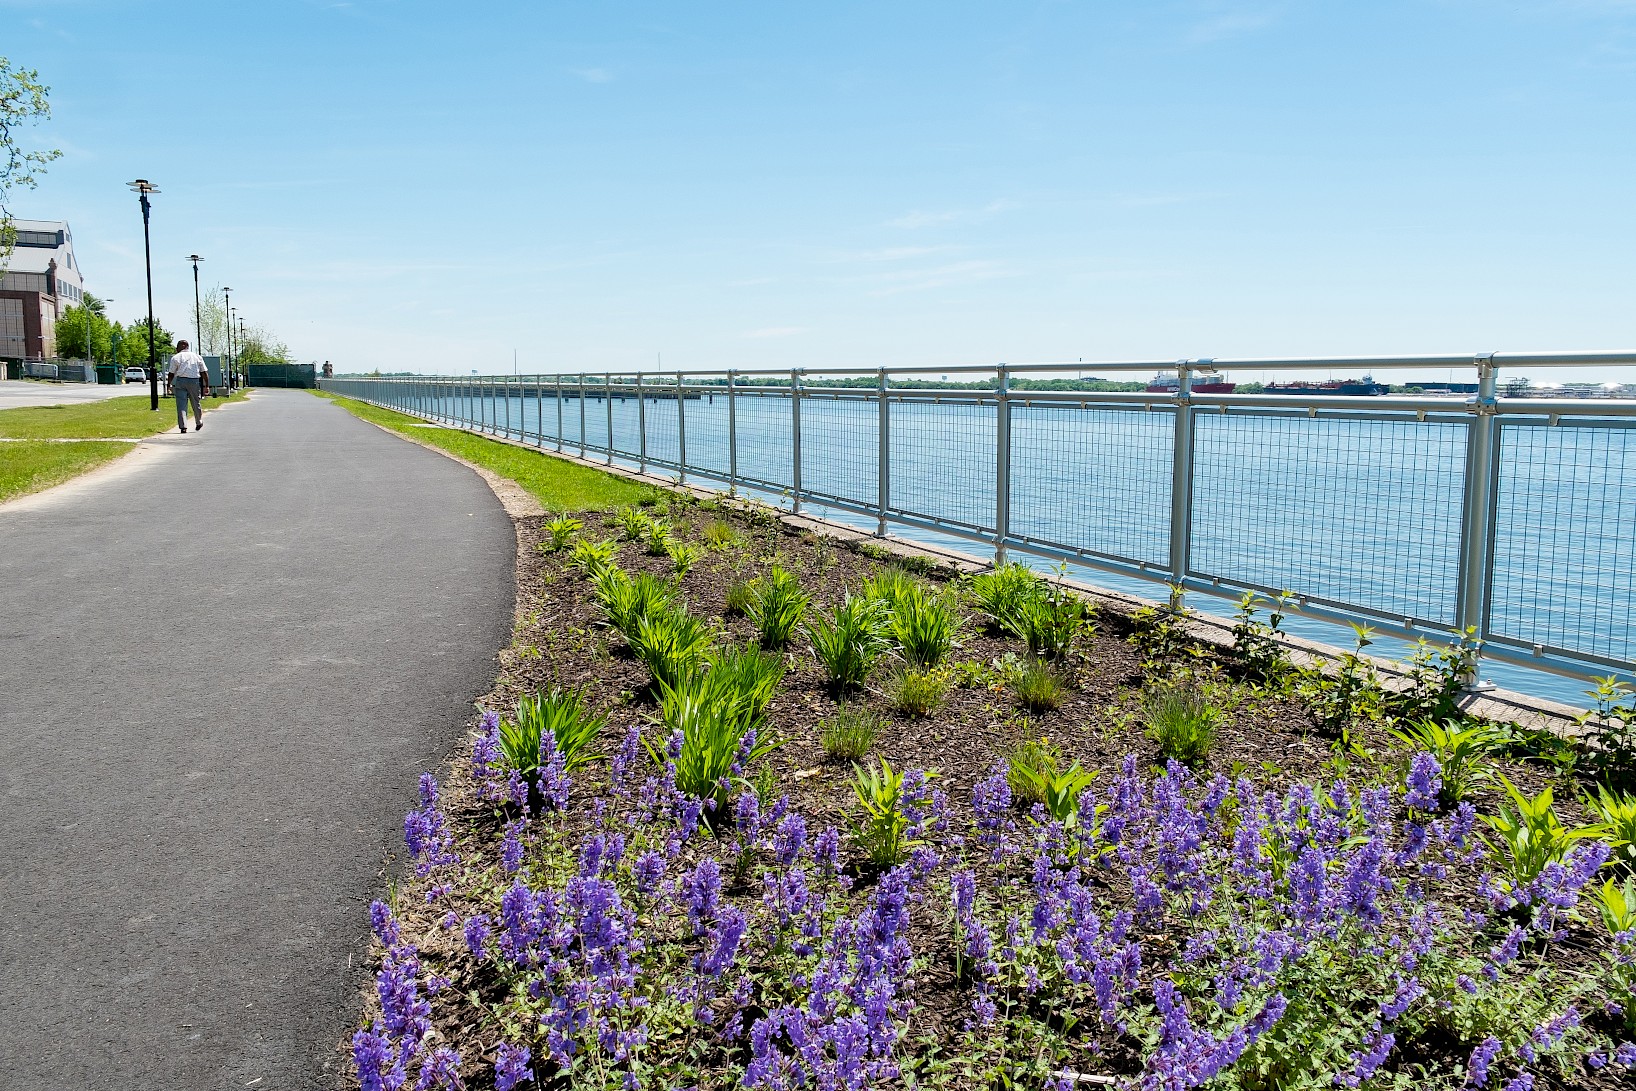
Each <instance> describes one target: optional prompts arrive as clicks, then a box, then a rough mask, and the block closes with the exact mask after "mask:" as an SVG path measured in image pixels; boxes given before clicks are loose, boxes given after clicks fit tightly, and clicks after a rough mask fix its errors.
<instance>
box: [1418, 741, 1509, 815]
mask: <svg viewBox="0 0 1636 1091" xmlns="http://www.w3.org/2000/svg"><path fill="white" fill-rule="evenodd" d="M1391 731H1392V734H1393V735H1396V736H1397V737H1398V738H1399V739H1400V740H1402V741H1403V742H1405V743H1407V744H1409V745H1410V746H1412V747H1414V748H1415V749H1417V750H1426V751H1429V752H1430V753H1431V755H1432V757H1434V758H1436V759H1437V764H1438V767H1439V768H1440V769H1441V771H1442V777H1443V788H1442V791H1441V792H1440V793H1439V797H1440V798H1439V802H1440V803H1441V804H1442V805H1443V806H1444V807H1445V808H1447V807H1452V806H1454V805H1455V804H1456V803H1459V802H1460V801H1461V800H1463V799H1465V798H1466V797H1467V796H1469V795H1470V794H1471V792H1472V789H1474V788H1476V787H1477V786H1478V785H1479V784H1482V783H1484V782H1486V781H1488V780H1489V779H1490V777H1491V770H1490V768H1489V765H1488V761H1489V759H1490V758H1491V757H1492V756H1493V755H1494V754H1496V753H1497V752H1499V750H1500V749H1501V748H1503V747H1504V746H1505V737H1504V736H1503V735H1501V734H1500V731H1499V729H1498V728H1497V727H1495V726H1494V725H1492V724H1486V723H1481V722H1476V723H1471V724H1469V725H1462V724H1461V723H1460V722H1459V721H1458V720H1448V721H1446V722H1444V723H1438V722H1437V721H1436V720H1421V721H1420V722H1419V723H1415V724H1410V725H1409V726H1407V727H1404V728H1392V729H1391Z"/></svg>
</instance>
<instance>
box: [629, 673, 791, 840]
mask: <svg viewBox="0 0 1636 1091" xmlns="http://www.w3.org/2000/svg"><path fill="white" fill-rule="evenodd" d="M783 672H784V667H783V663H782V662H780V661H779V660H778V658H777V657H776V656H769V655H765V654H763V653H761V652H759V651H757V650H756V649H754V648H741V649H726V650H722V651H718V652H716V653H715V654H713V655H712V656H711V658H710V661H709V664H708V667H707V669H705V670H704V671H703V672H702V673H698V674H695V675H692V676H689V677H687V678H685V679H684V680H682V681H681V682H680V683H679V684H676V685H671V686H666V687H664V689H663V695H662V699H661V702H660V709H659V722H660V724H661V726H662V727H663V728H664V730H665V733H666V736H667V739H668V742H667V743H666V746H664V747H660V746H657V745H655V744H654V743H653V742H651V741H647V742H646V745H647V748H648V752H649V754H650V755H651V756H652V758H653V760H654V762H655V763H657V764H660V765H664V764H666V763H667V762H669V763H673V764H674V766H675V784H676V788H677V789H678V790H679V791H681V792H682V793H684V794H685V795H687V796H690V797H693V798H697V799H700V800H705V801H707V802H708V803H709V807H708V809H707V813H706V815H705V817H706V819H707V820H708V821H710V822H711V823H712V825H715V824H719V823H720V822H722V821H723V820H725V817H726V812H725V810H724V808H725V806H726V803H727V800H728V797H729V796H730V795H731V794H732V793H733V790H734V788H735V787H744V786H745V785H747V784H748V783H749V781H748V779H747V773H748V770H749V768H750V766H751V765H752V764H754V763H756V762H758V761H760V759H762V758H763V757H765V756H766V755H767V754H769V753H771V752H772V751H773V750H774V749H775V748H776V747H777V746H778V740H777V739H776V737H775V736H774V735H773V734H772V733H771V732H769V731H767V730H765V728H764V726H763V719H764V717H765V714H766V710H767V703H768V701H770V700H771V699H772V695H773V692H774V691H775V689H776V688H777V685H778V680H779V679H780V678H782V677H783ZM644 741H646V740H644Z"/></svg>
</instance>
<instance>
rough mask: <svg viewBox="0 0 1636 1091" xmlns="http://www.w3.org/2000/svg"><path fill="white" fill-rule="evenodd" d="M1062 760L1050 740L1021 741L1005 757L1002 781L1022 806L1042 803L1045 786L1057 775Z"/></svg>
mask: <svg viewBox="0 0 1636 1091" xmlns="http://www.w3.org/2000/svg"><path fill="white" fill-rule="evenodd" d="M1060 760H1061V757H1060V755H1059V754H1058V753H1057V748H1056V747H1054V746H1052V745H1051V740H1049V739H1024V740H1023V741H1022V742H1020V743H1018V744H1017V745H1016V746H1014V747H1012V748H1011V750H1010V751H1009V752H1007V754H1006V756H1005V782H1006V786H1007V787H1008V788H1010V789H1011V797H1012V798H1013V799H1014V800H1016V801H1017V802H1018V803H1020V804H1022V805H1023V806H1024V807H1032V806H1033V805H1034V804H1036V803H1041V804H1043V803H1044V802H1045V787H1044V786H1045V783H1046V781H1048V780H1050V779H1053V778H1055V777H1056V775H1057V764H1058V762H1060Z"/></svg>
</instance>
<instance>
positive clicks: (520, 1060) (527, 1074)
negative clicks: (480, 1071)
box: [494, 1042, 534, 1091]
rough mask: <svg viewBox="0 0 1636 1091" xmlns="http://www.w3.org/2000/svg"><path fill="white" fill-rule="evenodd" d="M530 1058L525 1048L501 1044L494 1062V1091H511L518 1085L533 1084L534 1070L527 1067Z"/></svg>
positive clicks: (506, 1043)
mask: <svg viewBox="0 0 1636 1091" xmlns="http://www.w3.org/2000/svg"><path fill="white" fill-rule="evenodd" d="M531 1056H532V1054H531V1053H530V1052H529V1049H528V1047H527V1046H514V1045H512V1044H511V1043H510V1042H502V1043H501V1044H500V1055H499V1057H498V1059H496V1060H495V1062H494V1091H511V1089H512V1088H514V1087H516V1086H517V1085H518V1084H520V1083H532V1082H534V1070H533V1069H531V1068H529V1067H528V1062H529V1059H530V1057H531Z"/></svg>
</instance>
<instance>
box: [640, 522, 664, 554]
mask: <svg viewBox="0 0 1636 1091" xmlns="http://www.w3.org/2000/svg"><path fill="white" fill-rule="evenodd" d="M644 540H645V541H646V543H647V544H646V545H645V547H644V548H645V549H646V550H647V554H648V556H650V557H664V556H667V555H669V553H670V524H669V523H668V522H666V521H665V520H663V519H652V520H649V521H648V526H647V531H646V533H645V535H644Z"/></svg>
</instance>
